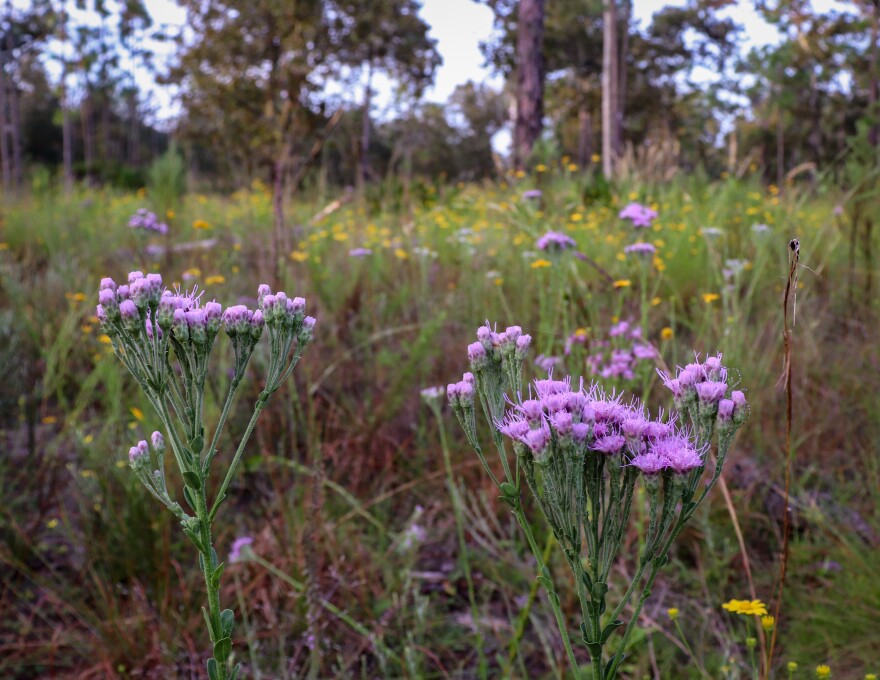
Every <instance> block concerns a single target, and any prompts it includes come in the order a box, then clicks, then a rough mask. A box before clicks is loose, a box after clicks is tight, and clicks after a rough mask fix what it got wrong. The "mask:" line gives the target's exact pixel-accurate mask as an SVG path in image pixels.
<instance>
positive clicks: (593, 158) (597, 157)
mask: <svg viewBox="0 0 880 680" xmlns="http://www.w3.org/2000/svg"><path fill="white" fill-rule="evenodd" d="M590 160H591V161H592V162H593V163H598V162H599V161H601V160H602V156H600V155H599V154H597V153H594V154H593V155H592V156H590Z"/></svg>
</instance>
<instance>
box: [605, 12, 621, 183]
mask: <svg viewBox="0 0 880 680" xmlns="http://www.w3.org/2000/svg"><path fill="white" fill-rule="evenodd" d="M606 3H607V4H606V5H605V11H604V12H603V14H602V24H603V26H602V172H603V173H604V174H605V177H607V178H609V179H610V178H611V177H613V176H614V164H615V160H616V153H615V150H614V142H615V140H616V139H617V134H616V123H617V82H618V80H617V56H618V55H617V0H606Z"/></svg>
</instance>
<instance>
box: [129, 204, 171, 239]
mask: <svg viewBox="0 0 880 680" xmlns="http://www.w3.org/2000/svg"><path fill="white" fill-rule="evenodd" d="M128 226H129V227H131V228H132V229H139V230H142V231H151V232H154V233H156V234H167V233H168V225H167V224H165V223H164V222H160V221H159V218H158V217H156V214H155V213H152V212H150V211H149V210H146V209H145V208H141V209H140V210H138V211H137V212H136V213H135V214H134V215H132V216H131V218H130V219H129V220H128Z"/></svg>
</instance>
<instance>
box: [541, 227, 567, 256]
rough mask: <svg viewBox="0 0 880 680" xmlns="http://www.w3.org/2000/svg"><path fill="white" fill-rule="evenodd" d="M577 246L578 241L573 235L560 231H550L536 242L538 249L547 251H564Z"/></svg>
mask: <svg viewBox="0 0 880 680" xmlns="http://www.w3.org/2000/svg"><path fill="white" fill-rule="evenodd" d="M575 246H577V242H576V241H575V240H574V239H573V238H572V237H571V236H567V235H566V234H562V233H560V232H558V231H548V232H547V233H546V234H544V235H543V236H542V237H541V238H539V239H538V240H537V241H536V242H535V247H537V248H538V250H544V251H547V252H562V251H563V250H568V249H569V248H574V247H575Z"/></svg>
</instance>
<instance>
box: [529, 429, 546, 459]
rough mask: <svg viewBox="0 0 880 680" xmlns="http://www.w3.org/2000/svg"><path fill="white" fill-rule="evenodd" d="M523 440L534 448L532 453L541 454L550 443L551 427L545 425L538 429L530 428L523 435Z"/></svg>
mask: <svg viewBox="0 0 880 680" xmlns="http://www.w3.org/2000/svg"><path fill="white" fill-rule="evenodd" d="M523 442H524V443H525V444H526V446H528V447H529V448H530V449H531V450H532V453H534V454H536V455H538V456H540V454H542V453H544V450H545V449H546V448H547V446H548V445H549V444H550V428H549V427H547V425H543V426H542V427H539V428H538V429H536V430H529V431H528V432H527V433H526V436H525V437H523Z"/></svg>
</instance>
